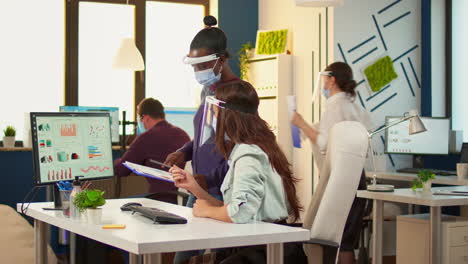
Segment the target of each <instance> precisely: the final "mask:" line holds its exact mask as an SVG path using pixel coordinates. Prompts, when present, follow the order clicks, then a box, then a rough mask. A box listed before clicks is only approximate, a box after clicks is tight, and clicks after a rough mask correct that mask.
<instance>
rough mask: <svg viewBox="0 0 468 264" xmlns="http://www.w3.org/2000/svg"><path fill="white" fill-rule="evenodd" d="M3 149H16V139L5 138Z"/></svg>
mask: <svg viewBox="0 0 468 264" xmlns="http://www.w3.org/2000/svg"><path fill="white" fill-rule="evenodd" d="M3 147H5V148H14V147H15V137H3Z"/></svg>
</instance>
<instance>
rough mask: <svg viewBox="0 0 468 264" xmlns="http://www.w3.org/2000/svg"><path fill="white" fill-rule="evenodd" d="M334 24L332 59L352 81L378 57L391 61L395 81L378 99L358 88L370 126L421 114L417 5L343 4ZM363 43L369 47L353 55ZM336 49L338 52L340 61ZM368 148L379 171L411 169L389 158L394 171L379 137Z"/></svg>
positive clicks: (382, 0) (408, 1) (375, 0)
mask: <svg viewBox="0 0 468 264" xmlns="http://www.w3.org/2000/svg"><path fill="white" fill-rule="evenodd" d="M393 3H395V4H394V5H392V4H393ZM399 17H401V18H400V19H398V18H399ZM334 19H335V28H334V38H335V46H334V49H335V55H336V56H335V59H336V60H338V61H344V60H346V61H347V62H348V63H349V64H350V65H351V67H352V68H353V72H354V78H355V79H356V81H358V82H359V81H361V80H364V74H363V70H364V69H365V68H366V67H367V66H368V65H370V64H372V63H373V62H374V61H376V60H377V59H379V58H381V57H382V56H386V55H388V56H390V58H392V60H396V61H394V68H395V71H396V73H397V74H398V78H397V79H396V80H394V81H393V82H391V84H390V87H388V88H387V89H385V90H382V91H381V92H380V93H372V92H371V90H370V89H369V87H368V85H367V82H366V81H364V82H363V83H362V84H360V85H359V86H358V93H359V96H360V98H359V101H362V104H363V106H364V107H365V108H366V109H367V110H368V111H370V113H371V117H372V120H373V122H374V125H375V126H376V127H379V126H381V125H383V124H384V123H385V116H401V115H403V113H404V112H407V111H409V110H410V109H418V110H420V105H421V103H420V102H421V88H420V87H421V85H420V84H421V69H420V65H421V4H420V1H415V0H403V1H400V2H396V1H387V0H348V1H345V4H344V5H343V6H339V7H337V8H336V9H335V17H334ZM374 20H375V21H374ZM392 21H395V22H393V23H392ZM379 29H380V33H381V35H380V34H379V31H378V30H379ZM371 38H372V39H371ZM369 39H370V40H369ZM365 40H369V41H368V42H366V43H365V44H363V45H362V46H360V47H358V48H356V49H354V50H353V48H354V47H356V46H358V45H359V44H361V43H364V41H365ZM338 45H340V46H341V47H342V51H343V55H344V58H343V55H342V54H341V51H340V50H339V48H338ZM410 50H411V51H410ZM407 51H409V52H408V53H407V54H405V53H406V52H407ZM366 54H369V55H367V56H365V55H366ZM403 54H405V55H403ZM402 55H403V56H402ZM362 56H364V57H363V58H362V59H361V60H358V59H359V58H360V57H362ZM398 58H399V59H398ZM413 69H414V71H413ZM405 71H406V75H405ZM406 76H407V77H406ZM361 99H362V100H361ZM379 105H380V106H379ZM381 136H384V135H383V134H381ZM373 146H374V148H375V150H376V151H377V154H378V155H377V161H378V163H379V164H377V166H378V167H379V168H382V169H386V170H391V169H395V168H399V167H410V166H411V165H412V164H411V157H409V156H404V155H392V156H391V159H392V160H393V161H394V164H395V167H394V166H393V164H392V162H391V160H390V157H389V156H388V155H383V149H384V144H383V142H382V138H380V135H379V136H377V137H376V138H374V141H373Z"/></svg>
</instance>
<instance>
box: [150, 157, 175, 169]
mask: <svg viewBox="0 0 468 264" xmlns="http://www.w3.org/2000/svg"><path fill="white" fill-rule="evenodd" d="M149 161H150V162H152V163H154V164H158V165H159V166H161V167H164V168H168V169H170V168H172V166H169V165H166V164H164V163H162V162H159V161H157V160H153V159H149Z"/></svg>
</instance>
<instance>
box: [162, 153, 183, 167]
mask: <svg viewBox="0 0 468 264" xmlns="http://www.w3.org/2000/svg"><path fill="white" fill-rule="evenodd" d="M184 161H185V153H183V152H181V151H176V152H172V153H171V154H169V155H167V157H166V161H164V164H166V165H168V166H172V165H176V164H182V163H183V162H184Z"/></svg>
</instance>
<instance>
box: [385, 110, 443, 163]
mask: <svg viewBox="0 0 468 264" xmlns="http://www.w3.org/2000/svg"><path fill="white" fill-rule="evenodd" d="M401 118H402V117H387V118H386V125H389V124H391V123H392V122H395V121H398V120H400V119H401ZM421 120H422V122H423V123H424V126H425V127H426V129H427V131H425V132H422V133H418V134H415V135H409V133H408V131H409V124H410V122H409V121H405V122H402V123H400V124H398V125H395V126H393V127H390V128H389V129H387V132H386V141H385V152H386V153H394V154H434V155H436V154H448V152H449V134H450V120H449V119H447V118H432V117H421Z"/></svg>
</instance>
